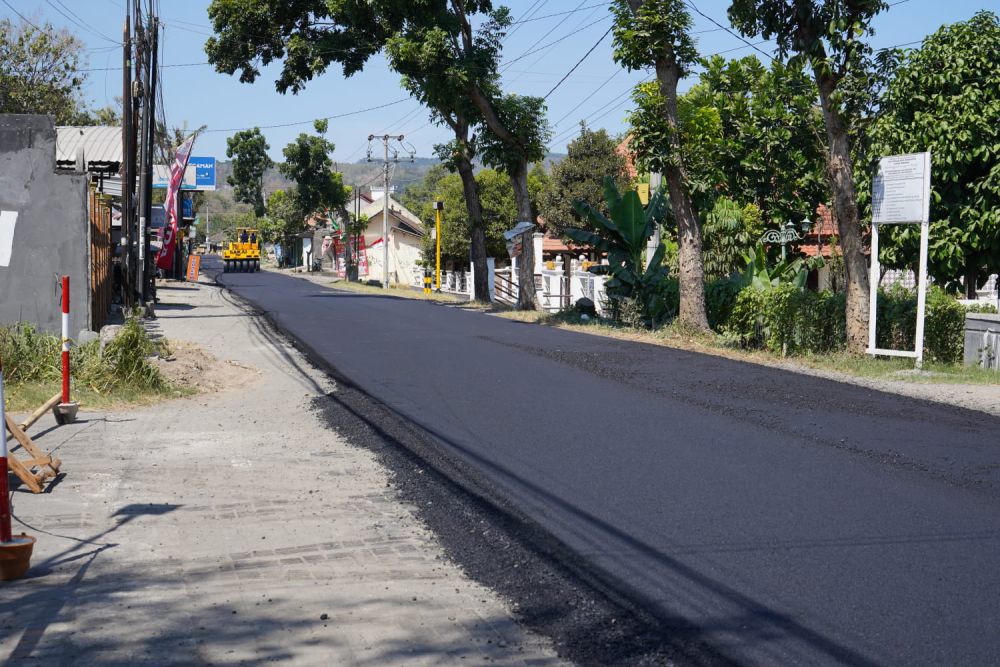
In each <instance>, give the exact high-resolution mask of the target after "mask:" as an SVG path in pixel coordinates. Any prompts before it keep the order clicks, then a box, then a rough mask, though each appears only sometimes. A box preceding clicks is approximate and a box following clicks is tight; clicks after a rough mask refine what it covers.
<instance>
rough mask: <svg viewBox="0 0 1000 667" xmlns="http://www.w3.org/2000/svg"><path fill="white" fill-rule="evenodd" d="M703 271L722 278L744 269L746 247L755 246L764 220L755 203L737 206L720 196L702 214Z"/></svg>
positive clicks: (708, 274) (761, 231)
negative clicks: (703, 239)
mask: <svg viewBox="0 0 1000 667" xmlns="http://www.w3.org/2000/svg"><path fill="white" fill-rule="evenodd" d="M702 232H703V233H704V235H705V275H706V276H708V277H709V278H713V279H717V278H725V277H727V276H731V275H733V274H735V273H737V272H739V271H740V270H742V269H743V267H744V265H745V264H746V259H745V255H746V252H747V250H748V249H750V248H753V247H755V246H756V245H757V244H758V242H759V239H760V237H761V235H762V234H763V233H764V223H763V220H762V219H761V216H760V210H759V209H758V208H757V205H756V204H746V205H745V206H742V207H741V206H739V204H737V203H736V202H735V201H733V200H732V199H729V198H728V197H720V198H719V199H717V200H716V201H715V204H714V205H713V206H712V209H711V210H710V211H708V213H707V214H706V215H705V221H704V223H703V225H702Z"/></svg>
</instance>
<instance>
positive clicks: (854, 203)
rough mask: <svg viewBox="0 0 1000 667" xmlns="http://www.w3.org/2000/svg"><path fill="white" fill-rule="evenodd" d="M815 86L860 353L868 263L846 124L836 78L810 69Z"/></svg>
mask: <svg viewBox="0 0 1000 667" xmlns="http://www.w3.org/2000/svg"><path fill="white" fill-rule="evenodd" d="M814 75H815V77H816V86H817V87H818V88H819V98H820V106H821V107H822V109H823V120H824V121H825V123H826V137H827V142H828V143H829V145H830V149H829V150H830V152H829V157H828V160H827V173H828V176H829V178H830V189H831V191H832V193H833V212H834V217H835V218H836V220H837V232H838V233H839V234H840V248H841V252H842V253H843V258H844V280H845V282H846V285H845V288H846V295H847V312H846V315H847V349H848V350H849V351H851V352H854V353H857V354H861V353H864V351H865V350H866V349H867V348H868V305H869V300H870V294H869V284H870V283H869V280H868V267H867V266H866V264H865V254H864V250H863V248H862V246H861V225H860V223H859V220H858V199H857V194H856V193H855V190H854V169H853V167H852V165H851V147H850V143H849V141H848V137H847V126H846V123H845V122H844V118H843V116H841V114H840V111H839V110H838V109H837V108H836V107H835V106H834V104H835V102H834V101H833V100H832V97H833V93H834V91H835V90H836V87H837V84H836V81H835V80H834V79H833V78H831V76H830V75H828V74H824V73H822V72H820V71H818V70H814Z"/></svg>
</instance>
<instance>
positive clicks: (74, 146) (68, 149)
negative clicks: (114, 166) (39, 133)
mask: <svg viewBox="0 0 1000 667" xmlns="http://www.w3.org/2000/svg"><path fill="white" fill-rule="evenodd" d="M81 147H82V148H83V154H84V157H85V158H86V160H87V163H88V164H90V163H92V162H105V163H107V162H116V163H120V162H121V161H122V128H120V127H110V126H104V125H98V126H94V127H81V126H76V125H63V126H61V127H57V128H56V161H57V162H75V161H76V153H77V150H78V149H80V148H81Z"/></svg>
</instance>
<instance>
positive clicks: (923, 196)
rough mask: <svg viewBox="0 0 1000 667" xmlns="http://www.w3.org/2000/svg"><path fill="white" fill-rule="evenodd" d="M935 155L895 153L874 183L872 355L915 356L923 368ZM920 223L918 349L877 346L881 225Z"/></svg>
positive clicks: (883, 164) (881, 166)
mask: <svg viewBox="0 0 1000 667" xmlns="http://www.w3.org/2000/svg"><path fill="white" fill-rule="evenodd" d="M930 209H931V154H930V152H926V153H912V154H910V155H893V156H891V157H884V158H882V159H881V160H879V166H878V173H877V174H876V175H875V180H874V181H873V182H872V243H871V253H872V257H871V271H870V274H869V284H870V289H871V295H870V298H869V303H868V308H869V311H868V354H871V355H873V356H886V357H911V358H913V359H915V360H916V367H917V368H918V369H919V368H921V367H922V366H923V363H924V315H925V313H926V310H927V253H928V241H929V236H930ZM903 224H919V225H920V275H919V276H918V277H917V330H916V336H915V341H914V342H915V344H916V345H915V347H916V349H915V350H913V351H912V352H911V351H909V350H886V349H879V348H878V347H876V336H875V332H876V325H877V322H876V319H877V316H878V301H877V300H878V286H879V280H880V278H881V268H880V266H879V259H878V252H879V231H878V228H879V225H903Z"/></svg>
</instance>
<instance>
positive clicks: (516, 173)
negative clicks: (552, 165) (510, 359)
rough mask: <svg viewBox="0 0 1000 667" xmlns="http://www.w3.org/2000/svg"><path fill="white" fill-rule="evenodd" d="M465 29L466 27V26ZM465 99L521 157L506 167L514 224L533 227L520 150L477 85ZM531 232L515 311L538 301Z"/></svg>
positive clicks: (527, 234)
mask: <svg viewBox="0 0 1000 667" xmlns="http://www.w3.org/2000/svg"><path fill="white" fill-rule="evenodd" d="M465 27H466V29H468V24H466V26H465ZM463 39H466V40H467V46H466V48H467V49H471V32H469V33H468V34H466V33H463ZM469 96H470V98H471V99H472V103H473V104H474V105H475V106H476V109H478V110H479V112H480V114H482V117H483V121H484V122H485V123H486V127H488V128H489V130H490V132H492V133H493V134H495V135H496V136H497V138H499V139H500V141H502V142H504V144H506V146H507V147H508V149H510V150H513V151H515V152H516V153H517V154H519V155H520V156H521V157H520V158H519V159H518V162H517V164H516V165H513V166H508V167H507V175H508V176H509V177H510V184H511V186H513V188H514V202H515V204H516V205H517V221H518V222H523V221H526V222H530V223H532V224H534V223H535V216H534V214H533V213H532V211H531V197H530V195H529V194H528V161H527V159H526V158H525V157H524V146H523V145H522V144H521V141H520V140H519V139H518V138H517V136H515V135H514V133H513V132H511V131H510V129H509V128H508V127H507V126H506V125H504V124H503V121H501V120H500V117H499V116H497V113H496V109H494V108H493V101H492V100H491V99H490V98H489V97H488V96H487V95H486V93H484V92H483V90H482V89H481V88H480V87H479V86H478V85H477V84H472V85H470V86H469ZM532 234H533V230H532V231H529V232H525V233H524V234H522V235H521V236H522V242H521V256H520V257H519V258H518V271H517V307H518V308H520V309H521V310H536V309H537V308H538V298H537V297H536V295H535V250H534V245H533V243H534V242H533V240H532Z"/></svg>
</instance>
